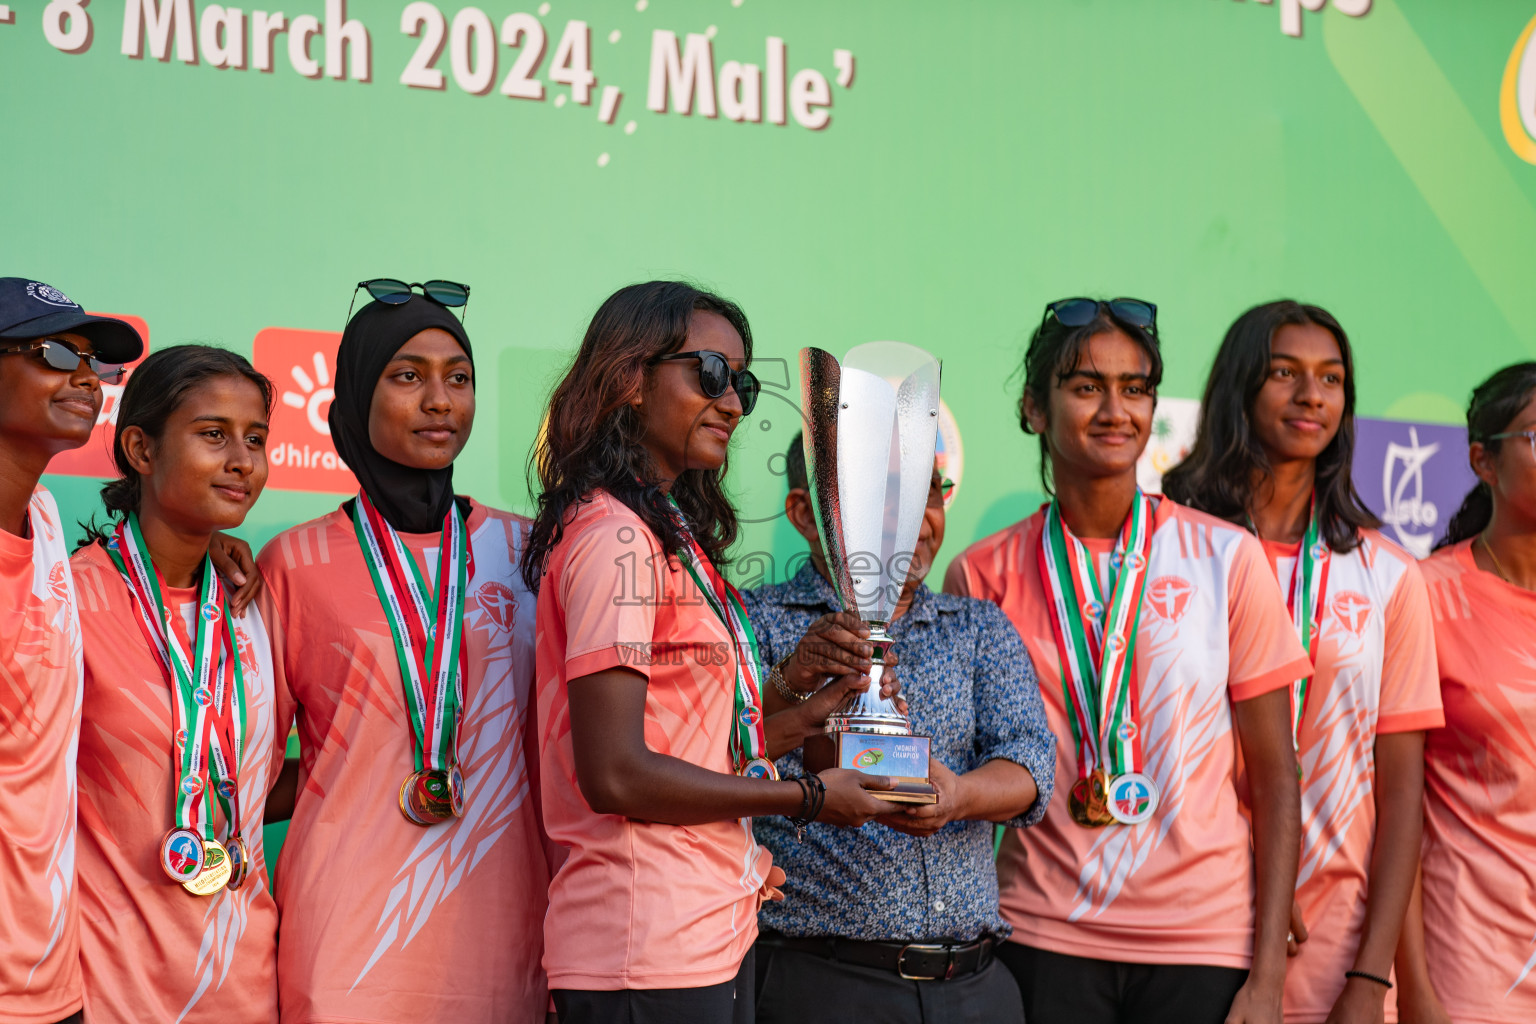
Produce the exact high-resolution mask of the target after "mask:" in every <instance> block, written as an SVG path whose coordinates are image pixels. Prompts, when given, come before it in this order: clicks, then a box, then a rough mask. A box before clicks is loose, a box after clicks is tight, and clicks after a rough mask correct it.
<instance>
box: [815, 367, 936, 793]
mask: <svg viewBox="0 0 1536 1024" xmlns="http://www.w3.org/2000/svg"><path fill="white" fill-rule="evenodd" d="M939 379H940V370H939V361H938V360H937V359H935V358H934V357H933V356H932V355H930V354H929V353H927V352H925V351H923V350H922V349H920V348H917V347H916V346H913V345H906V344H903V343H901V342H896V341H876V342H870V343H869V344H866V345H859V346H856V347H854V348H852V349H850V350H849V351H848V354H847V355H846V356H844V357H843V360H842V362H841V363H840V362H838V360H837V358H836V357H835V356H833V355H832V354H831V353H829V352H826V351H823V350H822V349H819V348H806V349H802V350H801V352H800V386H801V397H802V400H803V405H802V408H803V410H804V413H805V435H804V436H805V464H806V470H807V473H806V476H807V479H808V481H809V483H810V491H811V505H812V508H813V509H814V510H815V514H816V528H817V532H818V533H819V534H820V537H821V549H822V553H823V554H824V555H825V557H826V564H827V573H828V575H829V576H830V577H831V580H832V588H833V590H834V591H835V592H836V593H837V597H838V601H839V603H840V604H841V605H842V607H843V610H844V611H849V612H853V613H855V614H856V615H858V616H859V618H860V619H862V620H863V621H864V623H865V625H866V626H868V627H869V631H870V643H871V644H872V645H873V646H874V656H873V658H872V659H871V660H872V661H873V667H872V668H871V669H870V677H871V679H872V681H873V682H872V685H871V686H870V688H869V689H868V690H865V691H864V692H863V693H857V694H851V695H849V697H848V699H847V700H845V701H844V702H843V703H842V704H841V705H840V706H839V707H838V708H837V709H836V710H834V711H833V712H832V714H831V715H829V716H828V717H827V722H826V726H825V731H826V734H827V735H828V737H830V738H831V739H832V741H833V744H834V749H835V757H836V764H837V766H838V767H842V768H853V769H856V770H858V771H862V772H866V773H868V774H871V775H887V776H890V777H891V778H892V779H893V781H895V783H896V788H895V789H894V790H891V791H887V792H880V793H876V794H875V795H876V796H879V797H881V798H882V799H886V800H891V801H895V802H899V803H933V802H935V801H936V800H937V799H938V796H937V793H936V791H935V790H934V788H933V785H932V784H931V783H930V782H929V781H928V754H929V740H928V738H927V737H925V736H914V735H913V734H912V727H911V723H910V722H909V721H908V720H907V716H906V715H904V714H903V713H902V712H901V709H900V708H898V707H897V706H896V703H895V702H894V701H892V700H889V699H886V698H884V697H881V696H880V680H881V676H882V674H883V672H884V669H885V664H886V654H887V652H888V650H889V649H890V647H891V644H892V643H893V642H894V641H893V639H892V637H891V635H890V633H889V632H888V631H887V629H888V627H889V625H890V622H891V618H892V615H893V614H894V613H895V610H896V605H897V603H898V602H899V601H900V600H901V591H902V588H903V586H904V585H905V584H906V580H907V574H908V572H909V571H910V570H911V567H912V562H913V550H914V549H915V548H916V546H917V536H918V533H919V531H920V530H921V529H922V524H923V513H924V511H925V509H926V508H927V504H928V490H929V485H930V483H931V481H932V477H933V456H934V448H935V445H936V443H937V438H938V424H939ZM808 753H809V752H808Z"/></svg>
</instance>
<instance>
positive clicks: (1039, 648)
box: [945, 299, 1311, 1024]
mask: <svg viewBox="0 0 1536 1024" xmlns="http://www.w3.org/2000/svg"><path fill="white" fill-rule="evenodd" d="M1024 370H1025V384H1024V393H1023V396H1022V397H1021V399H1020V402H1019V413H1020V425H1021V426H1022V427H1023V429H1024V430H1025V432H1026V433H1033V434H1037V435H1039V437H1040V443H1041V452H1042V467H1041V472H1042V477H1043V478H1044V480H1045V483H1046V487H1047V490H1054V498H1053V500H1052V501H1051V502H1050V503H1049V504H1047V505H1046V506H1045V507H1043V508H1042V509H1041V510H1040V511H1039V512H1037V513H1035V514H1034V515H1032V516H1030V517H1029V518H1027V519H1025V520H1023V521H1021V522H1019V523H1017V524H1015V525H1013V526H1011V527H1008V528H1007V529H1005V530H1003V531H1001V532H1000V533H997V534H994V535H993V536H991V537H989V538H987V539H985V540H982V541H980V542H979V543H977V544H974V545H972V546H971V547H970V548H969V549H967V550H966V552H965V553H964V554H962V555H961V556H960V557H959V558H958V559H957V560H956V561H955V562H954V563H953V564H952V565H951V566H950V569H949V573H948V576H947V578H946V586H945V589H947V590H950V591H951V592H957V593H963V594H969V595H971V596H975V597H982V598H986V599H989V600H992V601H994V602H996V603H997V604H998V605H999V606H1001V608H1002V609H1003V611H1004V612H1006V613H1007V614H1008V616H1009V618H1010V619H1012V621H1013V623H1014V625H1015V626H1016V627H1017V628H1018V630H1019V633H1020V635H1021V636H1022V637H1023V638H1024V643H1025V646H1026V647H1027V648H1028V650H1029V654H1030V657H1031V658H1032V660H1033V661H1034V663H1035V668H1036V671H1037V673H1038V675H1039V677H1040V684H1041V690H1042V696H1043V697H1044V699H1045V706H1046V712H1047V716H1048V718H1049V719H1050V722H1051V726H1052V729H1053V731H1054V732H1055V733H1056V734H1057V736H1059V737H1061V740H1062V742H1061V743H1059V744H1058V746H1057V750H1058V758H1059V761H1058V764H1057V769H1056V771H1057V777H1058V778H1059V779H1060V780H1061V783H1060V785H1058V786H1057V787H1056V792H1055V795H1054V796H1053V797H1052V800H1051V804H1050V807H1049V809H1048V810H1047V812H1046V815H1045V818H1044V819H1043V820H1042V821H1041V822H1040V823H1039V824H1037V825H1036V826H1035V827H1034V828H1032V829H1030V830H1028V831H1027V832H1026V831H1023V830H1011V831H1009V832H1008V833H1007V834H1006V835H1005V837H1004V840H1003V848H1002V851H1001V855H1000V858H999V865H998V870H999V882H1000V890H1001V904H1002V911H1003V917H1004V918H1005V919H1006V920H1007V921H1008V922H1009V923H1010V924H1011V925H1012V926H1013V929H1014V931H1013V936H1012V938H1011V940H1010V941H1009V942H1007V943H1005V944H1004V946H1003V949H1002V951H1001V952H1000V953H999V956H1000V958H1001V959H1002V960H1003V961H1004V963H1006V964H1008V965H1009V967H1010V968H1011V969H1012V970H1013V971H1014V974H1015V977H1016V978H1017V979H1018V982H1019V988H1020V991H1021V993H1022V994H1023V997H1024V1013H1025V1019H1026V1020H1029V1021H1031V1022H1034V1024H1057V1022H1061V1024H1083V1022H1087V1024H1097V1022H1104V1024H1114V1022H1118V1021H1122V1020H1135V1021H1153V1022H1159V1021H1168V1022H1174V1021H1177V1022H1180V1024H1189V1022H1197V1024H1198V1022H1211V1024H1217V1022H1221V1021H1227V1022H1230V1024H1237V1022H1248V1024H1255V1022H1264V1024H1279V1022H1280V1019H1281V998H1282V988H1283V985H1284V979H1285V964H1286V931H1287V921H1288V918H1289V916H1290V909H1291V894H1292V891H1293V888H1294V884H1295V877H1296V851H1297V842H1298V828H1297V824H1298V795H1297V786H1296V761H1295V756H1294V752H1293V750H1292V746H1291V740H1290V731H1289V727H1288V714H1287V711H1288V704H1289V700H1288V692H1289V687H1290V685H1291V684H1292V682H1293V681H1294V680H1295V679H1297V678H1299V677H1301V676H1304V675H1307V674H1309V673H1310V671H1311V665H1310V663H1309V662H1308V660H1307V657H1306V651H1305V650H1304V648H1303V647H1302V646H1301V643H1300V642H1299V641H1298V640H1297V637H1296V631H1295V629H1294V628H1293V627H1292V625H1291V621H1290V618H1289V616H1288V615H1287V614H1286V609H1285V604H1284V602H1283V601H1282V600H1281V598H1280V595H1279V591H1278V590H1277V588H1276V587H1275V584H1274V579H1273V577H1272V576H1271V575H1270V571H1269V568H1268V566H1267V564H1266V563H1265V559H1264V553H1263V549H1262V547H1261V546H1260V545H1259V542H1258V541H1256V540H1255V539H1254V538H1252V537H1251V536H1249V535H1248V534H1247V532H1246V531H1244V530H1243V529H1241V528H1240V527H1237V526H1234V525H1232V524H1230V523H1227V522H1224V521H1222V520H1220V519H1217V518H1215V517H1213V516H1209V515H1206V514H1204V513H1201V512H1196V511H1194V510H1192V509H1188V508H1185V507H1183V506H1180V505H1178V504H1176V503H1175V502H1173V501H1170V500H1168V499H1167V498H1158V497H1156V496H1153V495H1148V494H1145V493H1143V492H1142V491H1141V489H1140V488H1139V487H1138V486H1137V482H1136V460H1137V457H1138V456H1139V455H1140V453H1141V451H1142V449H1143V448H1144V447H1145V445H1146V443H1147V440H1148V437H1149V433H1150V430H1151V426H1152V414H1153V409H1154V406H1155V404H1156V393H1157V385H1158V381H1159V379H1160V378H1161V375H1162V359H1161V355H1160V353H1159V348H1158V338H1157V328H1156V309H1155V307H1153V306H1152V305H1151V304H1150V303H1145V302H1140V301H1137V300H1133V299H1119V300H1115V301H1112V302H1099V301H1095V300H1092V299H1064V300H1061V301H1058V302H1053V303H1051V304H1050V305H1048V306H1047V307H1046V310H1045V315H1044V318H1043V320H1042V322H1041V324H1040V327H1039V328H1038V329H1037V330H1036V331H1035V333H1034V335H1033V337H1032V338H1031V340H1030V344H1029V350H1028V354H1027V355H1026V356H1025V365H1024ZM1234 733H1235V737H1234V735H1233V734H1234ZM1234 739H1235V742H1234ZM1239 751H1240V752H1241V763H1242V765H1243V767H1242V769H1241V770H1240V769H1239V761H1238V756H1237V755H1238V753H1239ZM1240 784H1245V785H1246V789H1247V797H1248V803H1249V806H1250V807H1251V813H1245V810H1244V807H1243V800H1242V795H1243V794H1241V793H1240V790H1239V785H1240Z"/></svg>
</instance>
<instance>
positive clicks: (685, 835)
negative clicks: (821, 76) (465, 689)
mask: <svg viewBox="0 0 1536 1024" xmlns="http://www.w3.org/2000/svg"><path fill="white" fill-rule="evenodd" d="M751 359H752V333H751V329H750V327H749V326H748V324H747V320H746V317H745V316H744V315H743V314H742V312H741V310H740V308H739V307H737V306H736V305H735V304H734V303H731V302H729V301H727V300H725V299H722V298H720V297H719V296H716V295H711V294H709V293H707V292H702V291H699V290H697V289H695V288H692V287H690V286H689V285H686V284H682V283H679V282H669V281H653V282H650V283H647V284H639V285H632V286H630V287H627V288H623V289H620V290H619V291H618V292H616V293H614V294H613V295H612V296H610V297H609V298H608V299H607V301H605V302H604V303H603V305H602V307H601V308H599V309H598V311H597V313H596V315H595V316H594V317H593V319H592V323H591V325H590V326H589V327H588V329H587V332H586V336H585V338H584V339H583V340H582V343H581V348H580V350H579V351H578V352H577V355H576V358H575V360H574V362H573V363H572V365H571V368H570V369H569V371H568V372H567V373H566V375H565V378H564V379H563V380H562V381H561V382H560V383H559V385H558V386H557V387H556V388H555V391H554V393H553V394H552V395H551V397H550V401H549V409H548V419H547V425H546V429H545V431H544V433H543V434H542V435H541V436H540V439H539V442H538V445H537V447H536V449H535V453H534V465H535V468H536V469H537V473H538V477H539V483H540V484H541V488H540V489H541V490H542V494H541V496H540V499H539V502H540V503H539V513H538V517H537V520H536V522H535V524H534V528H533V532H532V536H531V539H530V541H529V544H528V549H527V556H526V558H525V560H524V563H523V571H524V574H525V577H526V582H527V583H528V585H529V586H530V587H535V586H536V587H537V588H538V592H539V596H538V631H539V643H538V679H539V682H538V689H539V695H538V699H539V720H540V723H541V727H542V730H543V736H542V744H541V755H542V776H543V796H544V808H543V809H544V819H545V823H546V825H547V827H548V829H549V834H550V837H551V839H553V840H554V841H556V842H558V843H560V844H561V845H563V846H565V847H566V848H567V849H568V851H569V854H568V856H567V857H566V859H565V862H564V864H563V865H562V866H561V867H560V869H559V870H558V871H557V872H556V874H555V877H554V880H553V882H552V883H551V886H550V908H549V914H548V915H547V917H546V919H545V958H544V963H545V967H546V968H547V969H548V972H549V983H550V988H551V990H552V992H553V994H554V1000H555V1005H556V1007H557V1008H558V1010H559V1013H560V1019H561V1021H562V1024H588V1022H597V1021H612V1020H624V1021H631V1022H644V1021H664V1022H667V1024H671V1022H674V1021H679V1020H686V1021H690V1022H693V1021H697V1022H731V1021H750V1020H751V1019H752V1017H751V1015H752V1006H753V997H752V988H753V969H752V961H751V949H752V943H753V941H754V939H755V938H756V936H757V910H758V907H759V906H760V904H761V903H762V901H763V900H765V899H772V898H775V897H776V896H777V895H778V891H777V887H776V886H777V882H779V881H782V879H783V873H782V872H780V871H778V870H777V869H776V868H773V867H772V866H771V863H770V862H771V857H770V856H769V854H768V852H767V851H766V850H764V849H762V848H761V847H759V846H758V845H757V843H756V842H755V841H754V839H753V836H752V826H751V821H750V818H751V816H753V815H770V814H779V815H785V816H788V817H791V818H792V819H793V820H795V821H797V822H800V823H802V824H803V823H805V822H809V821H811V820H819V821H825V822H830V823H833V824H842V825H860V824H863V823H864V822H867V821H869V820H871V819H872V818H874V817H875V816H877V815H879V814H882V813H885V812H887V811H888V810H889V808H890V805H889V804H887V803H885V802H883V801H881V800H879V799H877V798H876V797H875V796H873V795H871V793H870V792H868V790H871V789H884V788H889V785H890V783H889V781H888V780H886V779H883V778H879V777H875V776H870V775H865V774H862V773H859V772H854V771H851V770H841V769H831V770H828V771H825V772H822V773H821V774H820V775H819V776H816V775H810V776H806V777H804V778H801V779H796V780H780V779H778V778H777V770H776V768H775V767H774V765H773V759H774V758H776V757H778V756H779V755H781V754H783V753H785V752H786V751H787V750H788V749H790V748H792V747H794V746H798V745H799V738H798V736H797V737H795V738H793V739H792V740H788V741H784V740H781V739H780V738H779V737H781V736H783V735H784V733H782V732H781V731H780V730H778V729H775V728H773V727H772V724H771V723H769V722H767V721H766V720H765V717H764V712H763V695H762V689H761V684H762V682H763V681H764V680H765V679H766V676H767V673H766V672H765V671H764V667H763V666H762V664H761V663H760V661H759V658H758V654H757V639H756V637H755V635H754V634H753V632H752V627H751V624H750V623H749V622H748V620H747V617H746V615H745V614H744V612H743V611H742V607H741V603H740V600H739V598H738V596H737V594H736V591H735V589H734V588H733V587H732V586H731V585H730V584H729V583H727V582H726V581H725V579H724V577H723V576H722V575H721V573H720V566H721V564H722V563H723V559H724V554H725V551H726V549H727V548H728V547H729V546H730V545H731V543H732V542H733V541H734V540H735V539H736V534H737V522H736V513H735V510H734V509H733V508H732V506H731V503H730V501H729V499H728V498H727V497H726V494H725V490H724V486H723V480H724V476H725V470H726V455H727V452H728V448H729V444H730V440H731V435H732V433H733V432H734V431H735V429H736V427H737V425H738V424H739V423H740V422H741V420H742V418H743V417H744V416H746V415H748V414H749V413H750V412H751V411H752V408H753V406H754V405H755V403H756V401H757V395H758V382H757V379H756V377H754V376H753V374H752V372H751V370H750V369H748V368H747V367H748V365H749V364H750V362H751ZM849 639H850V641H851V645H852V646H854V647H857V646H858V643H857V638H855V637H852V635H851V634H850V635H849ZM862 659H863V660H862V666H863V668H864V670H867V668H868V665H869V660H868V652H864V653H863V654H862ZM848 678H852V679H853V680H854V681H855V683H858V682H859V681H860V677H859V676H858V675H854V676H852V677H847V676H845V677H844V679H848ZM862 685H868V683H867V680H865V681H863V683H862ZM845 690H846V687H845V686H828V687H826V688H825V691H824V693H825V694H826V696H827V698H828V699H827V700H821V701H817V700H811V701H806V702H805V703H804V704H801V705H797V707H796V708H795V709H794V710H789V711H784V712H782V713H781V714H780V715H776V716H774V717H775V719H779V718H782V717H783V716H800V717H802V718H803V717H805V716H806V715H807V714H808V712H807V711H806V710H805V709H806V708H808V707H811V706H813V705H817V704H820V705H824V706H823V708H822V710H821V715H822V717H825V714H826V712H827V711H829V710H830V709H831V706H832V705H833V704H834V703H835V701H836V700H837V699H840V697H841V695H842V692H845ZM818 696H821V695H820V694H818ZM798 731H799V732H800V733H801V734H803V733H804V731H805V730H804V729H801V730H798ZM616 908H618V909H617V910H616Z"/></svg>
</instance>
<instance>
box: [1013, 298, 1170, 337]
mask: <svg viewBox="0 0 1536 1024" xmlns="http://www.w3.org/2000/svg"><path fill="white" fill-rule="evenodd" d="M1101 309H1108V310H1109V312H1110V314H1111V315H1112V316H1114V317H1115V318H1116V319H1117V320H1123V321H1125V322H1126V323H1128V324H1130V325H1131V326H1132V327H1140V328H1141V329H1142V330H1145V331H1151V332H1152V333H1154V334H1156V333H1157V307H1156V306H1155V305H1153V304H1152V303H1150V302H1143V301H1142V300H1141V299H1110V300H1109V301H1108V302H1100V301H1099V300H1098V299H1083V298H1077V299H1057V300H1056V301H1055V302H1047V303H1046V304H1045V316H1043V317H1042V318H1041V319H1040V325H1041V326H1042V327H1043V326H1045V322H1046V321H1047V320H1049V319H1050V318H1051V317H1053V316H1054V317H1055V318H1056V319H1057V320H1058V321H1059V322H1060V323H1061V324H1062V325H1063V326H1065V327H1085V326H1087V325H1088V324H1091V323H1093V321H1094V320H1095V319H1097V318H1098V315H1099V311H1100V310H1101Z"/></svg>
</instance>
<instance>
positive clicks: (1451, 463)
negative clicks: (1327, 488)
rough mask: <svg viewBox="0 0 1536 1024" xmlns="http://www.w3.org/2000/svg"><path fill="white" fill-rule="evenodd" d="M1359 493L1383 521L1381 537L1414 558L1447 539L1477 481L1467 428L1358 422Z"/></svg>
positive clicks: (1395, 422)
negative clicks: (1469, 462) (1449, 527)
mask: <svg viewBox="0 0 1536 1024" xmlns="http://www.w3.org/2000/svg"><path fill="white" fill-rule="evenodd" d="M1354 470H1355V489H1356V490H1358V491H1359V492H1360V497H1361V498H1363V499H1364V500H1365V504H1366V507H1367V508H1369V509H1370V510H1371V511H1372V512H1375V513H1376V515H1377V516H1379V517H1380V518H1381V532H1382V533H1384V534H1385V535H1386V536H1387V538H1388V539H1389V540H1393V541H1396V542H1397V543H1399V544H1401V545H1402V546H1403V547H1405V548H1407V549H1408V552H1409V553H1410V554H1412V555H1413V556H1414V557H1415V558H1425V557H1427V556H1428V555H1429V552H1430V550H1431V549H1432V548H1433V547H1434V546H1435V541H1437V540H1438V539H1439V538H1440V537H1442V536H1443V535H1444V534H1445V528H1446V525H1447V524H1448V523H1449V522H1450V519H1451V516H1453V515H1455V514H1456V510H1457V509H1458V508H1460V507H1461V499H1462V498H1464V497H1466V495H1467V492H1468V491H1469V490H1471V489H1472V485H1473V484H1475V483H1476V482H1477V478H1476V477H1475V476H1473V475H1472V470H1471V468H1470V467H1469V466H1468V465H1467V431H1466V428H1465V427H1448V426H1445V425H1444V424H1440V423H1405V422H1402V421H1400V420H1368V419H1363V418H1357V419H1356V420H1355V466H1354Z"/></svg>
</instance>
